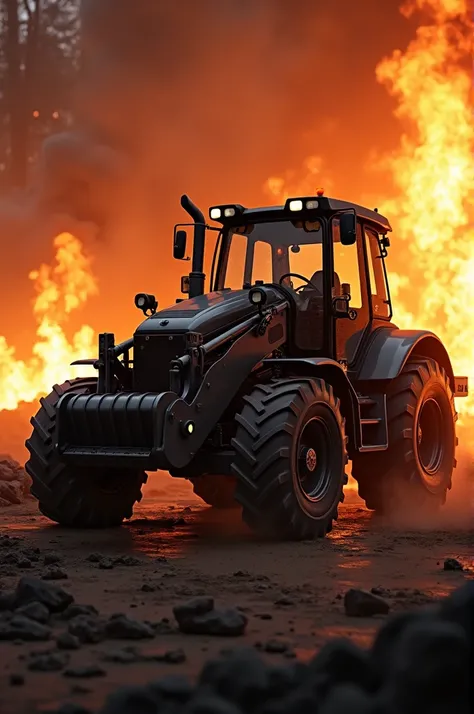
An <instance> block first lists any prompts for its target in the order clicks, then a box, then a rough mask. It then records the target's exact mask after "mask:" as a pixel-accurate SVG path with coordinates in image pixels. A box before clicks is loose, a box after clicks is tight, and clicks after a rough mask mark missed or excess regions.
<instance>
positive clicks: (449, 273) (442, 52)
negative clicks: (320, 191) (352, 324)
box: [265, 0, 474, 422]
mask: <svg viewBox="0 0 474 714" xmlns="http://www.w3.org/2000/svg"><path fill="white" fill-rule="evenodd" d="M416 10H426V11H429V13H430V17H429V20H428V21H427V23H426V24H424V25H422V26H420V27H419V28H418V30H417V33H416V38H415V39H414V40H413V41H412V42H411V43H410V45H409V46H408V48H407V50H406V51H405V52H401V51H400V50H397V51H396V52H394V53H393V55H392V56H391V57H389V58H387V59H384V60H383V61H382V62H380V63H379V65H378V67H377V69H376V76H377V80H378V81H379V82H380V83H382V84H384V85H385V86H386V87H387V89H388V91H389V92H390V94H392V95H393V96H394V97H395V98H396V99H397V100H398V108H397V110H396V115H397V117H398V118H400V119H401V120H404V121H406V122H407V123H408V125H409V130H410V131H409V132H408V131H407V133H406V134H404V135H403V136H402V139H401V144H400V148H399V150H398V151H397V152H395V153H394V154H393V155H392V156H389V157H388V158H385V160H384V161H383V162H381V166H382V167H383V168H388V169H389V170H390V173H391V174H392V176H393V179H394V183H395V185H396V187H397V189H399V196H398V197H396V198H393V199H391V200H379V201H378V202H377V203H378V206H379V208H380V212H381V213H383V214H385V215H386V216H387V217H388V218H389V219H390V221H391V223H392V225H393V227H394V239H393V241H392V245H393V248H392V253H393V256H392V258H393V259H394V260H396V259H397V253H398V255H399V256H400V255H402V254H403V255H404V258H405V260H404V270H406V273H405V274H402V273H401V272H399V273H396V272H392V271H390V286H391V292H392V296H393V298H394V308H395V318H394V319H395V321H396V323H397V324H398V325H399V326H400V327H404V328H411V327H413V328H419V329H429V330H432V331H434V332H435V333H437V334H438V335H439V337H440V338H441V339H442V340H443V342H444V343H445V345H446V347H447V349H448V352H449V354H450V356H451V359H452V361H453V366H454V370H455V372H456V373H457V374H459V375H463V376H465V375H468V376H469V378H470V384H471V389H472V388H473V387H474V335H473V329H472V321H473V315H474V291H473V290H472V287H471V286H472V283H473V282H474V228H473V225H474V163H473V151H474V123H473V118H472V109H471V106H472V105H471V102H470V93H471V76H470V71H469V68H468V67H467V64H468V63H467V61H466V60H468V58H469V57H470V52H471V42H472V39H471V36H472V23H471V21H470V19H469V17H468V0H409V2H407V3H405V5H404V6H403V8H402V10H401V12H402V13H403V14H404V15H405V16H407V17H408V16H410V15H412V14H413V13H414V12H415V11H416ZM463 63H464V64H465V65H466V66H463ZM306 168H307V169H308V171H307V175H306V176H303V179H302V180H298V178H297V177H296V176H295V174H294V173H291V172H288V173H287V175H286V176H285V177H284V178H271V179H269V180H268V181H267V183H266V185H265V190H266V192H267V193H268V194H271V195H273V196H275V197H278V198H280V199H283V200H286V199H287V198H288V197H289V196H298V195H300V196H301V195H310V194H311V193H314V191H315V188H316V186H317V185H318V184H319V180H320V176H321V174H322V173H323V169H322V165H321V162H320V161H319V160H317V159H315V158H314V157H311V158H310V159H309V160H308V161H307V164H306ZM324 180H325V183H327V181H326V178H325V179H324ZM327 193H332V191H327ZM400 241H402V242H403V243H402V245H400ZM407 251H408V253H409V256H410V257H409V259H407V256H406V252H407ZM399 262H400V261H399ZM411 285H416V293H415V297H414V294H413V292H411V293H410V294H409V295H408V287H409V286H411ZM404 301H406V303H405V304H404ZM408 305H409V309H408ZM457 407H458V409H459V411H460V412H461V416H462V415H463V414H464V415H465V414H473V415H474V393H472V395H471V396H470V397H469V398H467V399H462V400H459V402H458V405H457ZM462 421H463V420H462V418H461V422H462Z"/></svg>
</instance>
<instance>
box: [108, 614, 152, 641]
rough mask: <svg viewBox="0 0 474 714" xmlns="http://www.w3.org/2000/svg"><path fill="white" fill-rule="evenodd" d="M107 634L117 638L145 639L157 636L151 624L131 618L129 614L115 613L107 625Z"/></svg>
mask: <svg viewBox="0 0 474 714" xmlns="http://www.w3.org/2000/svg"><path fill="white" fill-rule="evenodd" d="M105 632H106V636H107V637H110V638H111V639H115V640H143V639H147V638H151V637H154V636H155V631H154V629H153V628H152V627H150V625H147V624H145V623H144V622H139V621H138V620H131V619H130V618H129V617H127V615H121V614H120V615H114V616H112V617H111V618H110V620H109V621H108V622H107V624H106V626H105Z"/></svg>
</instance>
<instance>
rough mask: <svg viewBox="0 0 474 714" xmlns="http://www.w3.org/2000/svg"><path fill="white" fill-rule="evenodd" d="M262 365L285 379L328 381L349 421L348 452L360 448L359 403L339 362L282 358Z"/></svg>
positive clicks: (347, 421) (308, 358) (267, 361)
mask: <svg viewBox="0 0 474 714" xmlns="http://www.w3.org/2000/svg"><path fill="white" fill-rule="evenodd" d="M263 364H264V365H267V366H271V367H274V368H276V369H277V370H278V371H280V372H281V373H282V374H283V375H285V376H294V377H315V378H316V379H318V378H319V379H324V380H325V381H326V382H328V384H330V385H331V386H332V388H333V390H334V393H335V395H336V397H337V398H338V399H339V400H340V402H341V411H342V414H343V416H344V418H345V419H346V436H347V437H348V439H349V443H348V449H349V452H351V451H352V450H353V449H356V448H357V445H358V433H359V419H360V416H359V400H358V399H357V393H356V391H355V389H354V387H353V385H352V384H351V382H350V381H349V378H348V376H347V373H346V370H345V369H344V367H343V366H342V365H341V364H339V362H336V361H335V360H333V359H330V358H328V357H282V358H277V359H265V360H263Z"/></svg>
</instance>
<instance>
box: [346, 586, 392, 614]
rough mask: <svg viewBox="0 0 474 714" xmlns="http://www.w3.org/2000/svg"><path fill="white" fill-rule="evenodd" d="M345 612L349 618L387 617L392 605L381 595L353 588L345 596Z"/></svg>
mask: <svg viewBox="0 0 474 714" xmlns="http://www.w3.org/2000/svg"><path fill="white" fill-rule="evenodd" d="M344 610H345V613H346V615H348V616H349V617H372V616H373V615H387V614H388V612H389V611H390V605H389V603H388V602H387V601H386V600H384V599H383V598H381V597H380V596H379V595H374V594H373V593H371V592H368V591H367V590H357V589H354V588H351V589H350V590H348V591H347V592H346V594H345V595H344Z"/></svg>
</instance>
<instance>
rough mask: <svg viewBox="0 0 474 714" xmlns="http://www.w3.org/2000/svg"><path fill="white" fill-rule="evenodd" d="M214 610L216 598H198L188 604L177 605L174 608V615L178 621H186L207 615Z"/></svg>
mask: <svg viewBox="0 0 474 714" xmlns="http://www.w3.org/2000/svg"><path fill="white" fill-rule="evenodd" d="M213 609H214V598H213V597H207V596H203V597H196V598H193V599H192V600H188V601H187V602H184V603H181V604H180V605H176V606H175V607H174V608H173V614H174V616H175V618H176V620H177V621H178V622H179V621H180V620H186V619H187V618H189V617H195V616H197V615H205V614H206V613H207V612H211V610H213Z"/></svg>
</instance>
